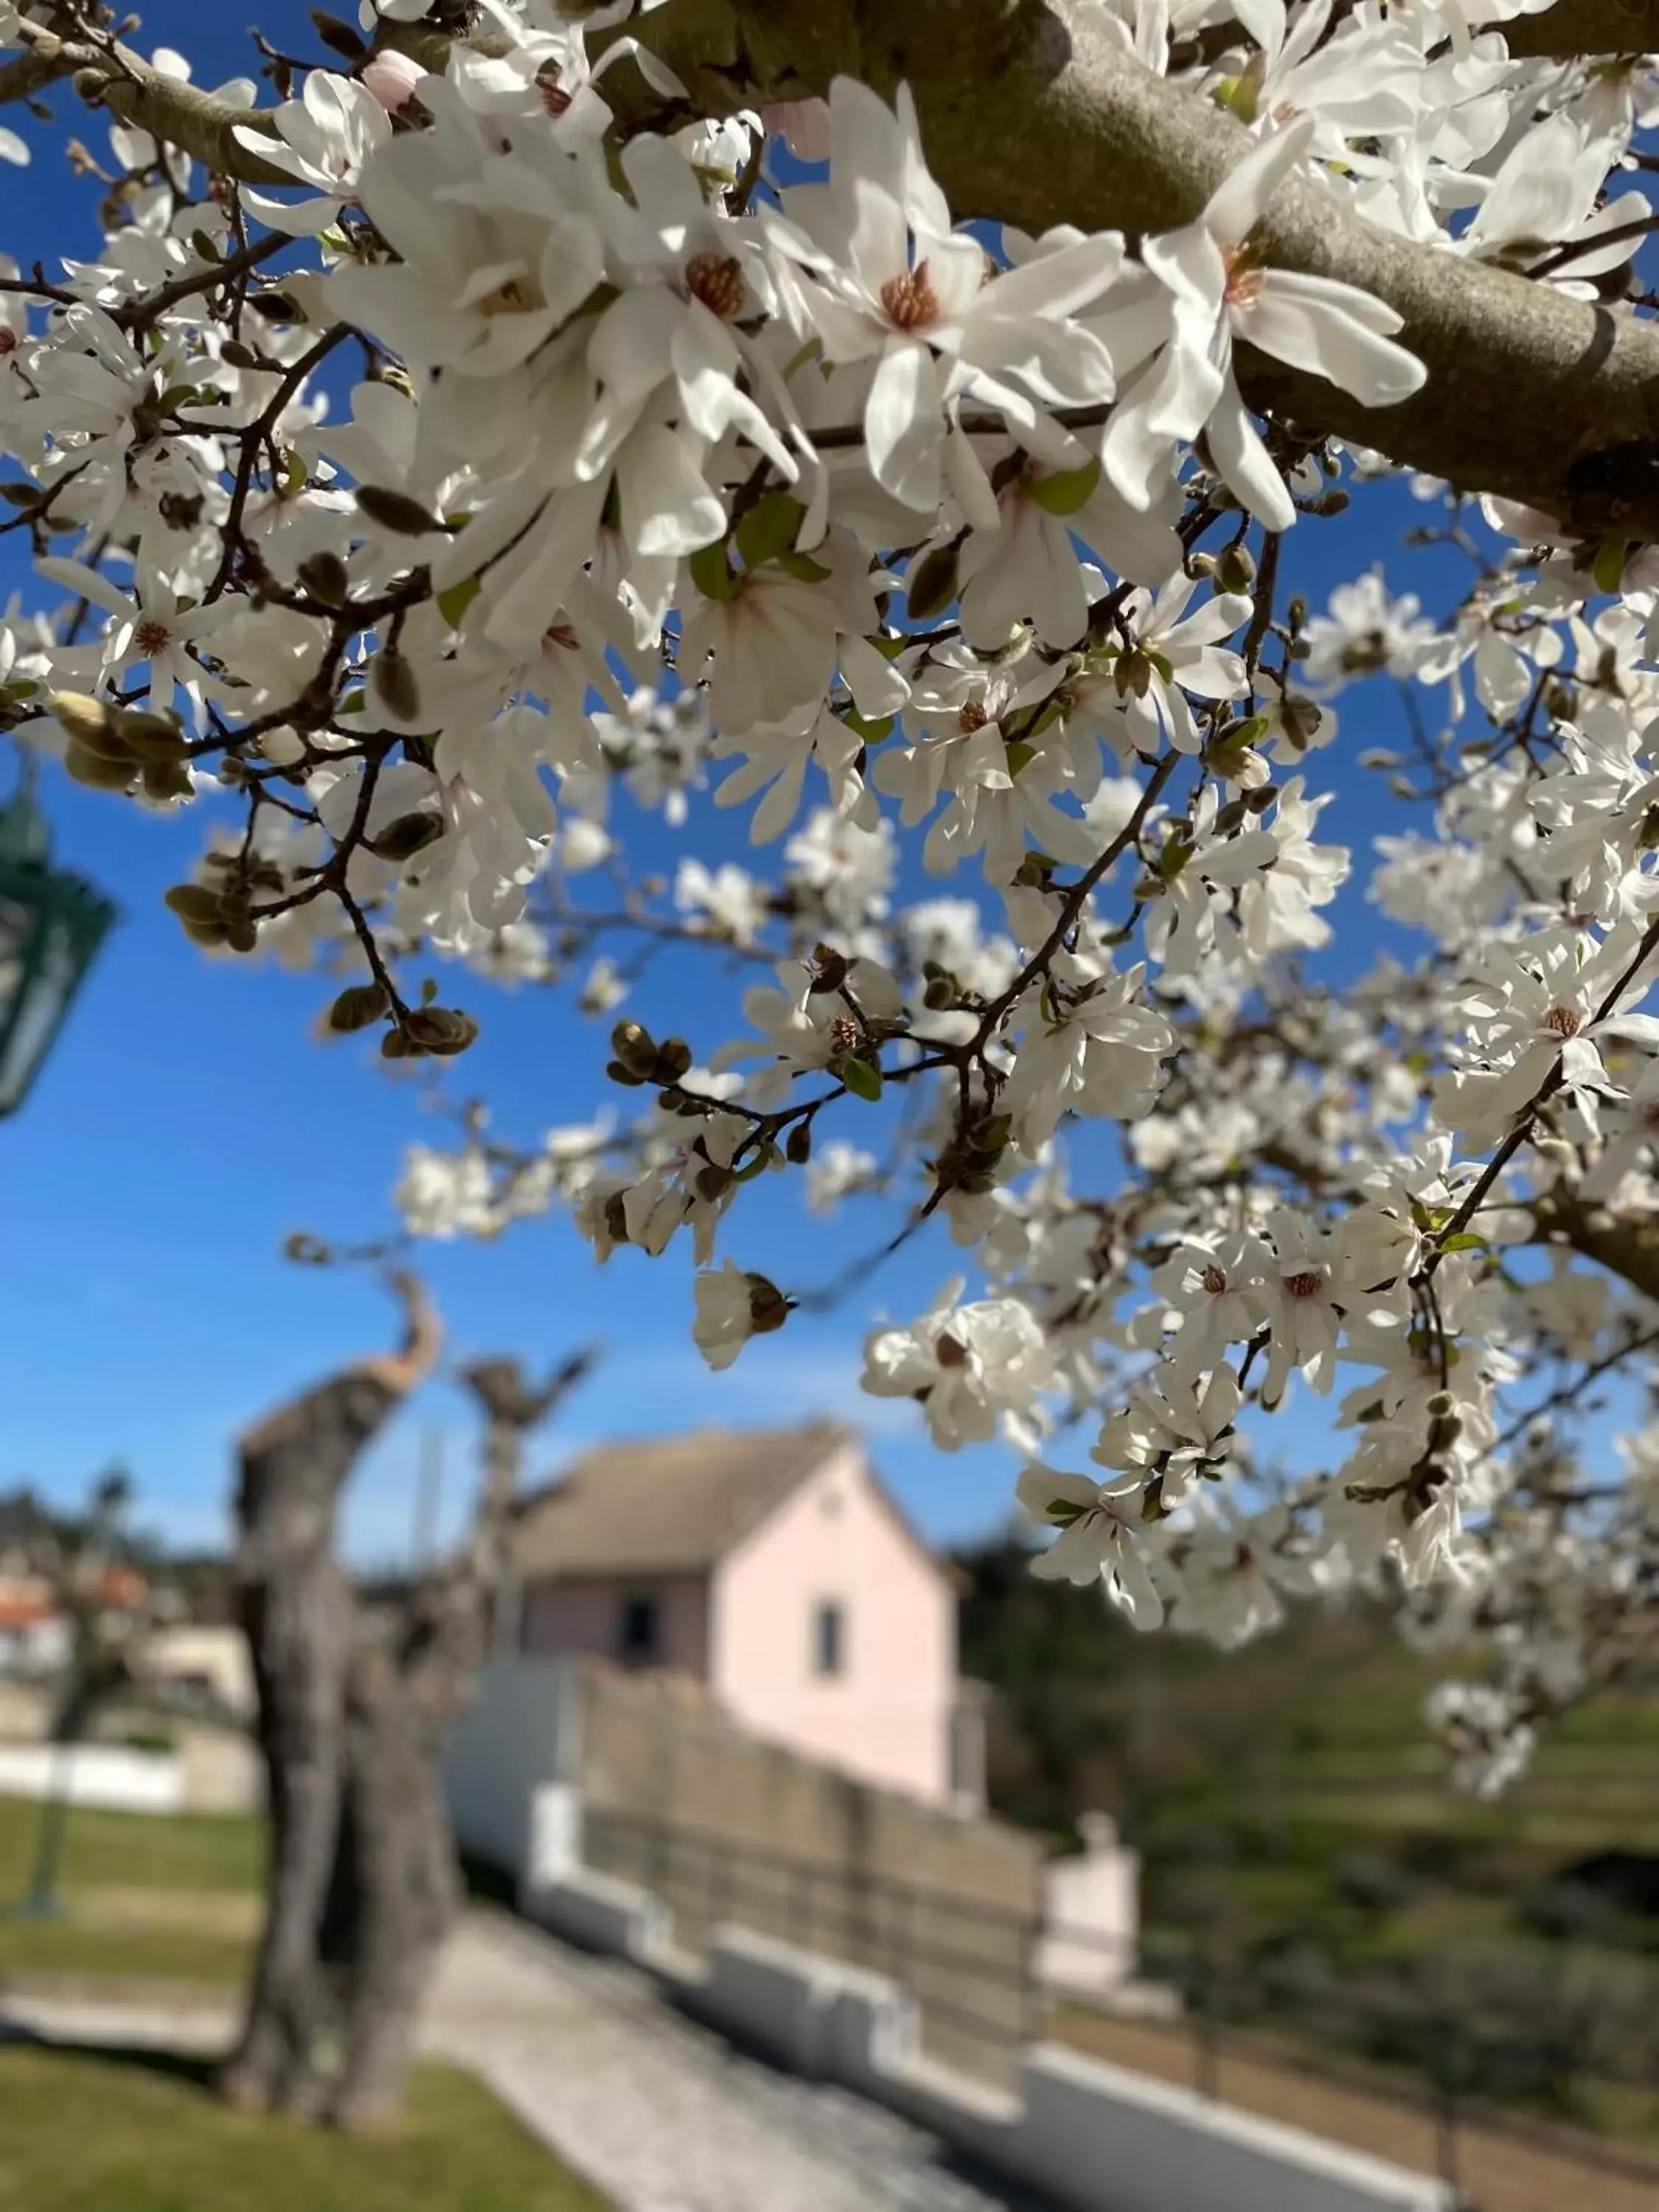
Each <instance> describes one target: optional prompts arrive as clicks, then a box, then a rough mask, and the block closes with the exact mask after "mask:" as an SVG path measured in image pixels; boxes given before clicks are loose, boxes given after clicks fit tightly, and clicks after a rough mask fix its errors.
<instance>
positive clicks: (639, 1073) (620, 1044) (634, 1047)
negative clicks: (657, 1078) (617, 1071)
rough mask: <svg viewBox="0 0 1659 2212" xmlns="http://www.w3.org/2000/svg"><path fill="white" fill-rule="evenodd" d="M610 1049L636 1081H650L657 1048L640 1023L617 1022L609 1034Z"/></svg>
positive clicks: (647, 1031)
mask: <svg viewBox="0 0 1659 2212" xmlns="http://www.w3.org/2000/svg"><path fill="white" fill-rule="evenodd" d="M611 1051H612V1052H613V1053H614V1054H615V1055H616V1057H617V1059H618V1060H620V1061H621V1062H622V1064H623V1066H624V1067H625V1068H626V1069H627V1070H628V1072H629V1074H630V1075H632V1076H633V1077H635V1079H636V1080H639V1081H648V1080H649V1079H650V1078H651V1076H652V1074H653V1071H654V1069H655V1067H656V1064H657V1048H656V1046H655V1044H654V1043H653V1042H652V1037H651V1032H650V1030H648V1029H647V1028H646V1027H645V1025H644V1024H643V1023H642V1022H634V1021H621V1022H618V1023H617V1026H616V1028H615V1029H613V1030H611Z"/></svg>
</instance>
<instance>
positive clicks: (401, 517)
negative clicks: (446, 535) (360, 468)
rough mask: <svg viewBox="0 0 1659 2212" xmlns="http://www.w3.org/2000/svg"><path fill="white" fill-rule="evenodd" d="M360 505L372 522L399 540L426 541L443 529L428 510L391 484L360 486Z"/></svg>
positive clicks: (358, 491) (358, 497)
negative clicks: (440, 528) (425, 539)
mask: <svg viewBox="0 0 1659 2212" xmlns="http://www.w3.org/2000/svg"><path fill="white" fill-rule="evenodd" d="M357 505H358V507H360V508H361V509H362V512H363V513H365V514H366V515H367V516H368V519H369V520H370V521H371V522H373V523H377V524H378V525H379V526H380V528H381V529H382V530H389V531H391V532H392V533H393V535H394V536H396V537H398V538H424V537H425V536H426V535H427V533H428V532H429V531H433V530H436V529H437V528H438V527H439V522H438V518H437V516H436V515H435V514H434V513H433V512H432V510H431V509H430V508H429V507H422V504H421V502H420V501H419V500H418V499H411V498H410V495H409V494H408V493H407V492H406V491H394V490H393V489H392V487H391V486H390V485H388V484H359V485H358V487H357Z"/></svg>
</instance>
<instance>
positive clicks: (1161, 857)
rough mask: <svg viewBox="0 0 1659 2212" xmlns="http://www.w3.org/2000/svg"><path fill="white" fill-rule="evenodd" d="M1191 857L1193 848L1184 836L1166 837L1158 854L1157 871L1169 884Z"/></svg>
mask: <svg viewBox="0 0 1659 2212" xmlns="http://www.w3.org/2000/svg"><path fill="white" fill-rule="evenodd" d="M1192 857H1193V848H1192V847H1191V846H1190V845H1189V844H1188V842H1187V841H1186V839H1185V838H1184V837H1178V836H1170V837H1166V838H1165V839H1164V849H1163V851H1162V852H1161V853H1160V854H1158V874H1159V875H1160V876H1161V877H1162V878H1164V882H1165V883H1166V884H1171V883H1173V882H1174V881H1175V879H1176V877H1177V876H1178V875H1179V874H1180V873H1181V871H1182V869H1183V868H1184V867H1185V866H1186V865H1187V863H1188V860H1191V859H1192Z"/></svg>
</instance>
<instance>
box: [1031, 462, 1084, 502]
mask: <svg viewBox="0 0 1659 2212" xmlns="http://www.w3.org/2000/svg"><path fill="white" fill-rule="evenodd" d="M1099 482H1100V463H1099V462H1098V461H1085V463H1084V464H1083V466H1082V467H1081V468H1080V469H1060V470H1059V471H1057V472H1056V473H1055V474H1054V476H1051V477H1033V478H1032V479H1031V482H1030V484H1029V485H1028V486H1027V489H1028V490H1029V491H1030V495H1031V497H1032V498H1033V499H1034V500H1035V501H1036V503H1037V505H1038V506H1039V507H1041V508H1042V511H1043V513H1045V514H1075V513H1077V511H1078V509H1079V507H1086V506H1087V505H1088V503H1089V501H1091V499H1092V498H1093V497H1094V495H1095V486H1096V485H1097V483H1099Z"/></svg>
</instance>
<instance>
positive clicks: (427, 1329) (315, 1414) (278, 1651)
mask: <svg viewBox="0 0 1659 2212" xmlns="http://www.w3.org/2000/svg"><path fill="white" fill-rule="evenodd" d="M394 1287H395V1288H396V1289H397V1290H398V1292H399V1294H400V1296H401V1297H403V1299H404V1304H405V1309H406V1312H407V1328H406V1332H405V1339H404V1348H403V1351H402V1352H401V1353H400V1354H394V1355H392V1356H391V1357H387V1358H379V1359H374V1360H368V1361H363V1362H361V1363H359V1364H357V1365H356V1366H355V1367H352V1368H349V1369H347V1370H345V1371H344V1372H343V1373H340V1374H337V1375H334V1376H330V1377H329V1378H328V1379H327V1380H326V1381H325V1382H323V1383H319V1384H317V1385H316V1387H315V1388H314V1389H311V1390H308V1391H307V1392H305V1393H304V1394H303V1395H301V1397H299V1398H297V1399H295V1400H294V1401H291V1402H290V1403H289V1404H287V1405H285V1406H283V1407H280V1408H279V1409H278V1410H277V1411H276V1413H273V1414H271V1415H270V1417H269V1418H268V1419H265V1420H264V1421H263V1422H261V1423H260V1424H259V1425H258V1426H257V1427H256V1428H254V1429H252V1430H251V1431H248V1432H247V1433H246V1435H245V1436H244V1437H242V1439H241V1443H240V1461H241V1468H240V1483H239V1486H238V1490H237V1496H236V1519H237V1528H238V1544H237V1551H236V1560H235V1572H236V1586H237V1604H238V1613H239V1617H240V1620H241V1624H242V1626H243V1629H244V1631H245V1632H246V1636H247V1639H248V1645H249V1649H250V1651H251V1653H252V1662H253V1674H254V1682H255V1686H256V1688H257V1691H258V1739H259V1747H260V1750H261V1753H262V1754H263V1757H264V1766H265V1774H266V1783H267V1802H268V1809H269V1825H270V1845H269V1854H270V1855H269V1862H268V1867H267V1875H266V1916H265V1927H264V1936H263V1938H262V1940H261V1942H260V1946H259V1954H258V1963H257V1966H256V1968H255V1972H254V1979H253V1988H252V1995H251V1996H250V2000H249V2004H248V2010H247V2016H246V2022H245V2024H244V2027H243V2032H242V2036H241V2039H240V2044H239V2045H238V2048H237V2051H236V2052H235V2054H234V2057H233V2058H232V2059H231V2061H230V2063H229V2064H228V2067H227V2068H226V2069H225V2073H224V2076H223V2081H222V2087H223V2089H224V2093H225V2094H226V2096H227V2097H228V2098H229V2099H230V2100H232V2101H234V2102H235V2103H237V2104H240V2105H243V2106H249V2107H252V2108H255V2109H258V2110H267V2109H270V2108H272V2107H282V2108H284V2109H289V2110H302V2109H305V2108H307V2106H308V2105H309V2104H310V2103H311V2102H312V2100H313V2098H314V2095H315V2080H314V2075H313V2066H314V2059H315V2051H316V2042H317V2036H318V2033H319V2027H320V2026H321V2024H322V2021H323V2017H324V1991H323V1988H322V1984H321V1981H320V1978H319V1963H318V1955H317V1937H318V1930H319V1925H320V1923H321V1919H322V1914H323V1908H324V1905H325V1899H326V1897H327V1893H328V1885H329V1880H330V1876H331V1870H332V1868H333V1864H334V1859H335V1853H336V1846H337V1832H338V1827H339V1819H340V1806H341V1795H342V1786H343V1763H344V1736H345V1710H344V1709H345V1687H346V1674H347V1668H348V1665H349V1659H350V1654H351V1648H352V1622H353V1600H352V1595H351V1591H350V1589H349V1585H348V1583H347V1582H346V1579H345V1577H344V1575H343V1572H342V1571H341V1569H340V1566H339V1565H338V1562H337V1560H336V1559H335V1557H334V1541H335V1534H336V1528H337V1518H338V1508H339V1499H340V1494H341V1492H342V1491H343V1487H344V1485H345V1482H346V1479H347V1477H348V1476H349V1474H350V1472H351V1470H352V1468H353V1467H354V1466H355V1465H356V1462H357V1459H358V1457H359V1455H361V1453H362V1449H363V1447H364V1446H365V1445H366V1444H367V1443H368V1441H369V1439H370V1438H371V1437H373V1436H374V1434H375V1432H376V1431H377V1430H378V1429H379V1428H380V1426H381V1425H382V1423H383V1422H384V1421H385V1419H386V1416H387V1415H388V1414H389V1413H391V1411H392V1408H393V1407H394V1406H396V1405H397V1403H398V1401H399V1400H400V1399H401V1398H402V1397H403V1395H404V1393H405V1392H406V1391H407V1390H408V1389H410V1386H411V1385H412V1383H414V1382H415V1381H416V1379H418V1377H419V1376H420V1375H421V1374H422V1373H423V1372H424V1371H425V1370H426V1368H427V1367H428V1365H429V1364H430V1363H431V1360H432V1358H434V1357H435V1352H436V1348H437V1324H436V1322H435V1318H434V1316H432V1314H431V1312H430V1310H428V1308H427V1307H426V1305H425V1304H424V1302H423V1300H422V1297H421V1294H420V1291H419V1288H418V1286H417V1285H416V1284H415V1283H413V1281H412V1280H410V1279H408V1278H400V1279H398V1280H397V1281H396V1283H395V1284H394Z"/></svg>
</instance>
